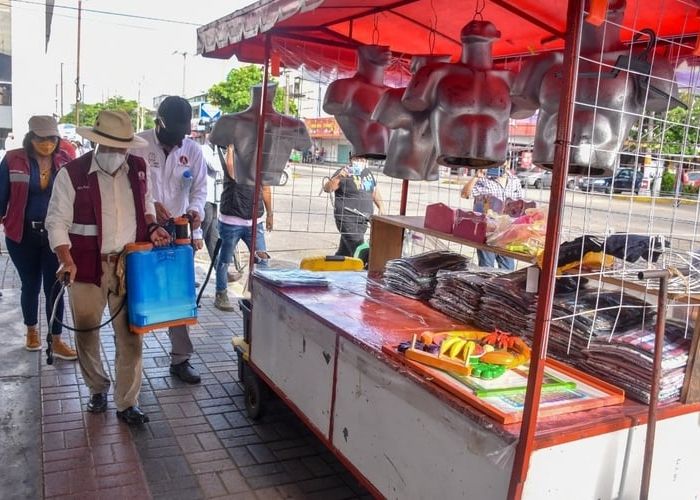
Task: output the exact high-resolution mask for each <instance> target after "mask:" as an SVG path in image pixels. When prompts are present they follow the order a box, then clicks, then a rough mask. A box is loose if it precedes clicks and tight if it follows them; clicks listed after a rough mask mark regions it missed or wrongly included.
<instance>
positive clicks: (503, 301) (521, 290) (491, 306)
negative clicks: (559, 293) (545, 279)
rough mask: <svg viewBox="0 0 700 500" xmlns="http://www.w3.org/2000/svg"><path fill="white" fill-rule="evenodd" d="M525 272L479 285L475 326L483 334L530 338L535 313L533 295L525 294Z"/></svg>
mask: <svg viewBox="0 0 700 500" xmlns="http://www.w3.org/2000/svg"><path fill="white" fill-rule="evenodd" d="M526 281H527V270H526V269H521V270H520V271H515V272H511V273H508V274H504V275H501V276H494V277H492V278H490V279H488V280H486V281H485V282H484V283H483V284H482V289H483V291H484V294H483V295H482V296H481V304H480V309H479V315H478V319H477V321H476V324H477V325H478V326H479V327H480V328H483V329H484V330H489V331H491V330H494V329H496V328H497V329H499V330H502V331H505V332H508V333H513V334H516V335H521V336H529V335H530V336H531V335H532V329H533V325H534V319H535V311H536V309H537V294H535V293H528V292H526V291H525V284H526Z"/></svg>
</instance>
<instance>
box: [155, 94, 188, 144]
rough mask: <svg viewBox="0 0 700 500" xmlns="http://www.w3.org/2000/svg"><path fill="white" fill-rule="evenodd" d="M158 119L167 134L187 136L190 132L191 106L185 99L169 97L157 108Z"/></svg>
mask: <svg viewBox="0 0 700 500" xmlns="http://www.w3.org/2000/svg"><path fill="white" fill-rule="evenodd" d="M157 114H158V118H160V120H161V123H162V124H163V126H164V127H165V128H166V130H168V131H169V132H172V133H173V134H177V135H187V134H189V133H190V132H192V106H191V105H190V103H189V102H187V99H184V98H182V97H180V96H176V95H169V96H168V97H166V98H165V99H163V102H161V103H160V106H158V113H157Z"/></svg>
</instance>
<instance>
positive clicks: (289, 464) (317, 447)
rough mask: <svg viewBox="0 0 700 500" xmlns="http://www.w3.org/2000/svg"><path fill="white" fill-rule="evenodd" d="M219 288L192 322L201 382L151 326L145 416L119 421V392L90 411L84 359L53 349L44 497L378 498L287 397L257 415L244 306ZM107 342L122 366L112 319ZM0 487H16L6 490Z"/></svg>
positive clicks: (5, 284)
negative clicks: (220, 305) (242, 348)
mask: <svg viewBox="0 0 700 500" xmlns="http://www.w3.org/2000/svg"><path fill="white" fill-rule="evenodd" d="M5 259H6V257H5V256H2V257H0V272H1V273H2V274H0V289H4V290H8V289H10V290H11V289H18V288H19V284H18V280H17V277H16V275H15V274H14V269H12V267H11V264H10V265H9V266H8V265H6V262H5ZM209 288H210V289H211V285H210V286H209ZM212 295H213V289H212V291H210V290H207V292H206V293H205V295H204V298H203V299H202V305H203V307H202V308H201V309H200V316H199V324H198V325H197V326H195V327H193V328H192V329H191V336H192V341H193V343H194V345H195V355H194V357H193V358H192V360H191V362H192V364H193V366H195V367H196V368H197V369H198V370H199V372H200V374H201V376H202V382H201V384H199V385H187V384H184V383H182V382H180V381H179V380H177V379H174V378H173V377H171V376H170V373H169V357H168V355H167V353H168V352H169V348H170V342H169V340H168V337H167V333H166V332H165V331H158V332H155V333H152V334H149V335H147V336H146V337H145V339H144V378H143V385H142V390H141V396H140V405H141V408H142V409H143V410H144V411H145V412H147V413H148V415H149V417H150V419H151V421H150V423H148V424H146V425H144V426H142V427H139V428H137V427H131V428H130V427H128V426H126V425H125V424H123V423H121V422H119V421H117V419H116V415H115V408H114V404H113V402H112V400H111V395H110V407H109V410H108V411H107V412H106V413H104V414H98V415H93V414H90V413H87V412H85V411H84V405H85V401H86V400H87V398H88V391H87V389H86V387H85V385H84V383H83V381H82V377H81V376H80V371H79V368H78V365H77V363H74V362H66V361H62V360H56V361H55V362H54V365H53V366H48V365H46V364H45V363H44V359H43V358H42V360H41V368H40V385H41V396H40V397H41V433H42V435H41V439H42V446H41V447H42V450H41V457H42V464H41V470H42V471H43V496H44V498H47V499H49V498H50V499H68V498H76V499H78V498H91V499H92V498H105V499H106V498H127V497H128V498H130V499H131V500H138V499H142V498H143V499H148V498H153V499H160V498H168V499H179V498H182V499H197V498H230V499H259V500H262V499H280V498H300V499H323V500H333V499H345V498H371V497H370V495H368V494H367V492H366V491H365V490H364V489H363V488H362V487H361V486H360V485H359V483H358V482H357V481H356V480H355V478H354V477H352V476H351V475H350V474H349V473H348V471H347V470H346V469H345V468H344V467H343V465H342V464H340V462H338V460H337V459H336V458H335V457H334V456H333V454H332V453H331V452H329V451H328V449H327V448H326V447H325V446H324V445H323V444H322V443H321V442H320V441H319V440H318V439H317V438H316V437H315V436H314V435H313V434H312V433H311V432H310V431H309V430H308V429H307V428H306V427H305V426H304V425H303V424H302V423H301V421H300V420H299V419H298V418H297V417H296V416H295V415H294V414H293V413H292V412H291V411H290V410H289V409H288V408H287V407H286V406H285V405H284V404H283V403H282V402H281V401H280V400H279V399H276V398H273V399H270V400H269V401H268V402H267V405H266V413H265V415H264V416H263V417H262V418H261V419H260V420H258V421H252V420H250V419H249V418H248V416H247V414H246V411H245V406H244V402H243V399H244V398H243V389H242V384H241V383H240V381H239V380H238V366H237V359H236V355H235V353H234V352H233V348H232V345H231V339H232V337H233V336H242V333H243V332H242V329H243V327H242V318H241V315H240V313H239V312H235V313H223V312H221V311H218V310H217V309H215V308H214V307H213V305H212ZM18 300H19V294H18V293H15V294H10V296H9V297H4V298H3V302H2V303H1V304H0V310H2V308H4V307H8V306H9V305H10V304H11V303H12V302H14V304H13V306H14V307H17V302H18ZM17 321H18V322H19V323H21V319H20V318H18V319H17ZM42 330H43V331H45V320H44V319H42ZM71 338H72V334H71ZM102 344H103V362H105V363H106V365H108V369H109V371H110V373H113V360H114V340H113V332H112V331H111V329H109V328H103V330H102ZM22 355H23V356H28V357H31V356H38V355H39V354H38V353H29V352H26V351H24V352H23V353H22ZM42 356H43V353H42ZM15 424H16V425H22V424H21V422H15ZM0 497H3V498H12V497H13V495H12V494H11V492H2V491H0Z"/></svg>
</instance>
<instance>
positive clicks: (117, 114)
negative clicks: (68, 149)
mask: <svg viewBox="0 0 700 500" xmlns="http://www.w3.org/2000/svg"><path fill="white" fill-rule="evenodd" d="M76 131H77V132H78V133H79V134H80V135H82V136H83V137H85V138H86V139H87V140H89V141H92V142H96V143H97V144H102V145H104V146H110V147H113V148H124V149H128V148H144V147H146V146H148V142H146V140H144V139H142V138H140V137H138V136H136V135H134V127H133V126H132V125H131V119H130V118H129V115H127V114H126V113H125V112H124V111H108V110H105V111H100V114H99V115H97V119H96V120H95V125H94V126H93V127H92V128H90V127H78V128H77V130H76Z"/></svg>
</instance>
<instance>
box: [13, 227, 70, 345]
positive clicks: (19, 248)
mask: <svg viewBox="0 0 700 500" xmlns="http://www.w3.org/2000/svg"><path fill="white" fill-rule="evenodd" d="M5 244H6V245H7V252H8V253H9V254H10V258H11V259H12V263H13V264H14V265H15V267H16V268H17V273H18V274H19V279H20V281H21V282H22V292H21V294H20V303H21V305H22V316H23V317H24V324H25V325H27V326H34V325H37V324H38V323H39V293H40V292H41V285H42V281H43V285H44V298H45V299H46V321H47V322H48V321H50V320H51V312H52V310H53V303H54V301H55V300H56V295H57V294H58V290H59V287H58V285H56V286H55V287H54V284H55V283H56V271H58V258H56V255H55V254H54V253H53V252H52V251H51V247H50V246H49V237H48V234H47V233H46V231H43V230H42V231H39V230H36V229H32V228H31V227H29V226H25V227H24V234H23V236H22V241H21V242H20V243H16V242H14V241H12V240H11V239H9V238H5ZM56 318H58V320H60V321H63V298H61V300H60V301H59V302H58V305H57V307H56ZM51 333H53V334H54V335H60V334H61V325H59V324H58V323H57V322H55V323H54V324H53V327H52V328H51Z"/></svg>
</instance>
